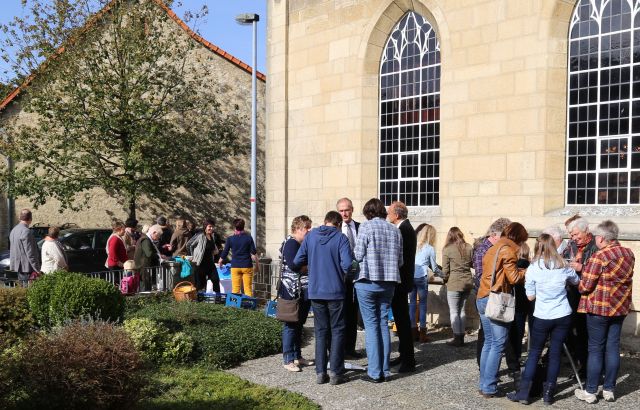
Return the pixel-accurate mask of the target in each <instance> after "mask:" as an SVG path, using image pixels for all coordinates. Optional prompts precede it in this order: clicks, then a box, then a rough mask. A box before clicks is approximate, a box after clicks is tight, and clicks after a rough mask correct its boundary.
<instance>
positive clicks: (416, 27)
mask: <svg viewBox="0 0 640 410" xmlns="http://www.w3.org/2000/svg"><path fill="white" fill-rule="evenodd" d="M378 176H379V181H380V186H379V190H380V199H381V200H382V201H383V202H384V203H385V205H389V204H390V203H391V202H393V201H396V200H400V201H402V202H404V203H405V204H406V205H407V206H436V205H438V204H439V203H440V198H439V191H440V186H439V185H440V184H439V176H440V42H439V41H438V37H437V35H436V32H435V30H434V29H433V27H432V26H431V24H429V22H428V21H427V20H426V19H425V18H424V17H422V16H420V15H419V14H416V13H414V12H409V13H407V14H405V15H404V17H402V19H401V20H400V22H399V23H398V24H397V25H396V26H395V27H394V29H393V32H392V33H391V35H390V36H389V39H388V40H387V43H386V46H385V48H384V51H383V54H382V60H381V62H380V162H379V175H378Z"/></svg>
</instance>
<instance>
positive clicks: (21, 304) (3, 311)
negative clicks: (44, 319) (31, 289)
mask: <svg viewBox="0 0 640 410" xmlns="http://www.w3.org/2000/svg"><path fill="white" fill-rule="evenodd" d="M34 325H35V321H34V320H33V316H32V315H31V312H30V311H29V303H28V302H27V290H26V289H24V288H0V351H2V350H3V349H4V348H6V347H10V346H12V345H13V344H14V343H15V342H17V341H18V340H20V339H21V338H23V337H25V336H27V335H28V334H29V332H30V331H32V330H33V327H34Z"/></svg>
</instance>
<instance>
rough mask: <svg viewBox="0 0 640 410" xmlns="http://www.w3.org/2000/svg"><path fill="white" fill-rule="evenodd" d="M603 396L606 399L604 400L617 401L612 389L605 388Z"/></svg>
mask: <svg viewBox="0 0 640 410" xmlns="http://www.w3.org/2000/svg"><path fill="white" fill-rule="evenodd" d="M602 398H603V399H604V401H609V402H612V401H616V396H615V395H614V394H613V392H612V391H609V390H603V391H602Z"/></svg>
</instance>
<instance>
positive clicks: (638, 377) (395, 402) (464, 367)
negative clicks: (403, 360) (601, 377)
mask: <svg viewBox="0 0 640 410" xmlns="http://www.w3.org/2000/svg"><path fill="white" fill-rule="evenodd" d="M312 322H313V321H312V320H310V321H309V322H308V323H307V325H306V327H305V334H306V335H307V336H311V335H312V334H313V328H312V326H313V325H312ZM429 335H430V337H431V338H432V340H433V341H432V342H431V343H426V344H418V343H416V344H415V349H416V350H415V352H416V361H417V362H418V366H417V369H416V372H415V373H410V374H406V375H405V374H397V375H394V376H393V378H392V379H391V380H390V381H388V382H386V383H380V384H371V383H367V382H364V381H362V380H359V379H360V377H361V375H363V374H365V373H364V372H353V371H351V372H348V373H347V382H346V383H345V384H342V385H338V386H330V385H329V384H324V385H317V384H315V370H314V368H313V367H310V368H304V369H303V371H302V372H300V373H292V372H288V371H286V370H284V369H283V368H282V356H281V355H275V356H269V357H265V358H262V359H257V360H252V361H249V362H246V363H244V364H242V365H241V366H239V367H236V368H234V369H231V370H229V372H230V373H233V374H236V375H238V376H240V377H242V378H244V379H246V380H249V381H252V382H255V383H259V384H263V385H266V386H270V387H280V388H284V389H287V390H291V391H295V392H299V393H302V394H304V395H305V396H306V397H308V398H310V399H311V400H313V401H315V402H316V403H319V404H320V405H321V406H322V408H324V409H363V408H366V409H367V410H373V409H397V408H402V409H433V408H439V409H467V408H468V409H510V408H517V407H520V405H519V404H516V403H512V402H510V401H509V400H507V399H506V398H494V399H484V398H482V397H481V396H479V395H478V393H477V382H478V367H477V365H476V360H475V336H473V335H472V336H468V337H467V338H466V341H467V342H468V343H467V344H466V346H465V347H463V348H452V347H449V346H447V345H445V344H444V342H445V341H446V340H447V338H448V337H449V336H450V335H449V334H447V332H446V331H442V332H435V333H430V334H429ZM306 339H307V343H306V346H305V347H304V348H303V356H304V357H305V358H310V359H312V358H313V351H314V349H313V343H312V342H313V338H312V337H307V338H306ZM392 341H394V344H393V348H394V349H393V351H395V350H396V348H397V338H395V337H394V336H392ZM358 349H364V332H358ZM392 357H393V355H392ZM353 363H358V364H361V365H365V364H366V359H362V360H359V361H353ZM502 364H503V367H502V370H501V372H500V375H501V378H502V381H503V382H502V383H500V386H499V388H500V391H502V392H506V391H510V389H511V386H512V383H511V381H510V379H509V377H508V376H507V375H506V368H505V366H504V360H503V361H502ZM570 373H571V371H570V369H568V366H566V367H564V368H563V371H562V372H561V374H560V378H559V380H558V384H559V392H558V393H557V394H556V399H557V402H556V404H555V405H554V406H553V408H558V409H574V408H583V407H587V405H586V404H583V403H582V402H579V401H578V400H577V399H576V398H574V397H573V390H574V389H575V388H576V387H577V383H575V382H574V381H573V380H570V379H568V377H567V376H569V375H570ZM616 395H617V397H618V400H617V401H616V402H615V403H607V402H605V401H604V400H600V401H599V402H598V404H596V405H594V406H593V407H592V408H611V409H637V408H638V406H639V403H640V358H639V357H637V356H636V357H623V358H622V361H621V368H620V372H619V375H618V386H617V387H616ZM532 406H533V407H543V405H542V400H537V401H535V402H534V403H533V404H532ZM521 408H522V407H521Z"/></svg>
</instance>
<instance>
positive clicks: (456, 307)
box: [447, 290, 469, 335]
mask: <svg viewBox="0 0 640 410" xmlns="http://www.w3.org/2000/svg"><path fill="white" fill-rule="evenodd" d="M468 297H469V291H468V290H465V291H462V292H447V302H448V304H449V319H450V320H451V329H452V330H453V334H454V335H463V334H464V330H465V324H464V321H465V318H466V317H467V314H466V312H465V306H466V305H467V298H468Z"/></svg>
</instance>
